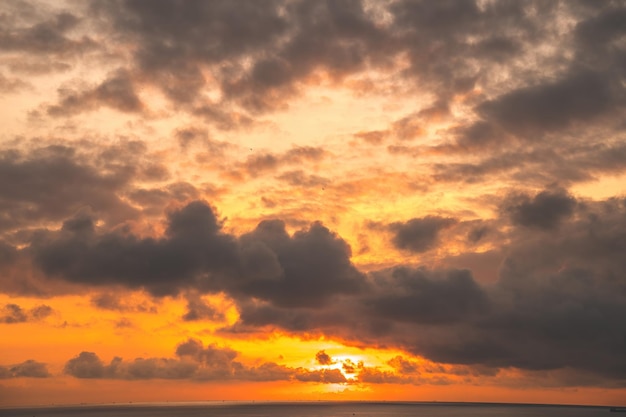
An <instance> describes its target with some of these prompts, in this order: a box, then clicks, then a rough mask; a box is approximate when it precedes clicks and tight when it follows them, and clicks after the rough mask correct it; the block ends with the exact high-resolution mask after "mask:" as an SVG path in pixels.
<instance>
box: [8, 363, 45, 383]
mask: <svg viewBox="0 0 626 417" xmlns="http://www.w3.org/2000/svg"><path fill="white" fill-rule="evenodd" d="M50 376H51V375H50V373H49V372H48V367H47V365H46V364H45V363H41V362H37V361H35V360H33V359H28V360H26V361H24V362H22V363H18V364H16V365H8V366H1V365H0V379H8V378H48V377H50Z"/></svg>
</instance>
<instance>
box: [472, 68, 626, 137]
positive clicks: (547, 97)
mask: <svg viewBox="0 0 626 417" xmlns="http://www.w3.org/2000/svg"><path fill="white" fill-rule="evenodd" d="M613 83H614V81H613V80H611V79H610V78H609V79H607V77H606V74H602V73H595V72H575V73H573V74H571V75H568V76H566V77H564V78H562V79H560V80H558V81H556V82H553V83H547V84H542V85H539V86H531V87H527V88H523V89H518V90H515V91H512V92H510V93H507V94H504V95H502V96H500V97H498V98H497V99H495V100H493V101H486V102H484V103H482V104H480V106H479V107H478V113H479V114H482V115H483V116H485V117H486V118H487V119H488V120H491V121H492V122H495V123H497V124H499V125H500V126H502V127H503V128H504V129H506V130H507V131H510V132H513V133H515V134H516V135H518V136H519V137H522V138H524V139H525V140H528V141H532V140H539V139H541V137H542V134H541V132H546V131H548V132H549V131H552V130H554V129H559V128H563V127H567V126H569V125H570V124H571V123H573V122H576V123H582V122H587V121H588V120H593V119H594V118H596V117H598V116H600V115H602V114H604V113H606V112H608V111H609V110H612V109H614V108H615V106H616V105H617V104H618V103H619V102H623V97H620V96H616V93H615V92H616V91H620V90H621V89H620V88H618V87H617V86H615V85H614V84H613Z"/></svg>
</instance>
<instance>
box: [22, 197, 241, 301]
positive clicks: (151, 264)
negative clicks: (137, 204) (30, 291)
mask: <svg viewBox="0 0 626 417" xmlns="http://www.w3.org/2000/svg"><path fill="white" fill-rule="evenodd" d="M70 224H71V223H70V221H66V222H65V223H64V227H63V229H62V230H61V231H59V232H48V233H46V234H42V235H41V236H40V237H39V239H38V240H37V241H35V242H33V244H32V246H31V250H32V253H33V257H34V260H35V263H36V265H38V266H39V267H40V268H41V269H42V270H43V271H44V272H45V273H46V274H49V275H53V276H59V277H62V278H64V279H67V280H70V281H73V282H79V283H87V284H92V285H110V284H123V285H126V286H129V287H131V288H142V287H143V288H146V289H148V290H149V291H150V292H152V293H153V294H155V295H165V294H176V293H178V292H179V291H180V289H181V288H183V287H185V286H190V285H194V284H195V285H198V281H197V280H198V279H199V275H200V273H201V272H204V271H206V272H211V273H220V272H222V271H225V270H227V269H228V268H230V267H231V266H236V262H237V247H236V243H235V241H234V238H232V237H231V236H228V235H225V234H222V233H221V232H220V228H221V224H220V222H219V221H218V219H217V218H216V216H215V214H214V213H213V210H212V209H211V208H210V207H209V206H208V205H206V204H205V203H202V202H194V203H190V204H189V205H187V206H186V207H184V208H183V209H181V210H179V211H174V212H171V213H170V214H169V215H168V227H167V230H166V235H165V237H163V238H160V239H153V238H137V237H135V236H133V235H124V234H122V233H118V232H105V233H103V234H98V233H95V230H94V229H93V224H91V225H90V224H87V225H86V228H85V229H84V230H81V231H76V230H71V228H69V225H70Z"/></svg>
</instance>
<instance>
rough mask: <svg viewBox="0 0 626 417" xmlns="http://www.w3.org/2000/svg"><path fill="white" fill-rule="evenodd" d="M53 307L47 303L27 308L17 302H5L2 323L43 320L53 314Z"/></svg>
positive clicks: (0, 321) (1, 313)
mask: <svg viewBox="0 0 626 417" xmlns="http://www.w3.org/2000/svg"><path fill="white" fill-rule="evenodd" d="M52 312H53V310H52V307H50V306H47V305H45V304H41V305H39V306H36V307H33V308H31V309H28V310H25V309H23V308H22V307H20V306H19V305H17V304H5V306H4V307H2V309H0V323H6V324H14V323H25V322H33V321H39V320H43V319H45V318H46V317H48V316H49V315H50V314H52Z"/></svg>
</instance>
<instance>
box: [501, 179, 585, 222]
mask: <svg viewBox="0 0 626 417" xmlns="http://www.w3.org/2000/svg"><path fill="white" fill-rule="evenodd" d="M575 207H576V199H575V198H573V197H572V196H570V195H568V194H567V192H565V190H560V189H557V190H554V191H550V190H546V191H542V192H540V193H538V194H537V195H535V196H534V197H532V198H530V197H529V196H527V195H520V196H516V197H511V200H510V201H509V202H508V204H507V205H506V206H505V208H504V210H505V212H508V213H510V216H511V220H512V221H513V223H515V224H518V225H521V226H526V227H536V228H539V229H543V230H551V229H555V228H556V227H557V226H558V225H559V223H560V222H561V220H563V219H564V218H567V217H569V216H571V215H572V214H573V213H574V208H575Z"/></svg>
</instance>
